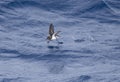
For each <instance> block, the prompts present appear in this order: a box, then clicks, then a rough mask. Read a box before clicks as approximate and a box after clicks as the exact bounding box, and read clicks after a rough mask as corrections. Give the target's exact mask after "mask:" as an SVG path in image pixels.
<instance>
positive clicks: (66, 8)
mask: <svg viewBox="0 0 120 82" xmlns="http://www.w3.org/2000/svg"><path fill="white" fill-rule="evenodd" d="M5 2H6V3H5ZM111 2H112V3H113V4H112V3H111ZM118 3H119V1H118V0H114V1H113V0H109V1H108V0H97V1H94V0H86V1H84V0H79V1H78V0H69V1H66V0H52V1H48V0H40V1H39V0H35V1H34V0H29V1H27V0H20V1H19V0H11V1H9V2H7V1H6V0H5V1H1V4H0V6H1V10H0V15H3V14H6V13H7V14H10V13H8V12H7V11H6V9H9V10H13V12H15V11H14V9H16V8H20V9H23V11H24V8H26V7H35V8H38V9H42V10H45V11H50V12H54V13H57V14H61V15H64V16H66V17H68V16H69V17H73V18H77V19H81V18H87V19H94V20H97V21H99V22H101V23H103V22H105V23H111V22H113V23H117V24H119V23H120V20H119V18H120V15H119V13H120V12H119V11H118V10H119V9H120V6H119V4H118Z"/></svg>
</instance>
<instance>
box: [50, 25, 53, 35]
mask: <svg viewBox="0 0 120 82" xmlns="http://www.w3.org/2000/svg"><path fill="white" fill-rule="evenodd" d="M49 34H50V35H53V34H54V26H53V24H50V27H49Z"/></svg>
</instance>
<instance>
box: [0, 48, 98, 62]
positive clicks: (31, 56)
mask: <svg viewBox="0 0 120 82" xmlns="http://www.w3.org/2000/svg"><path fill="white" fill-rule="evenodd" d="M49 47H50V51H51V52H45V53H37V54H35V53H24V52H19V51H17V50H10V49H0V53H7V54H9V53H10V54H15V55H13V56H10V55H8V56H4V55H1V56H0V59H12V58H20V59H23V60H34V61H39V60H59V59H60V60H61V59H70V58H91V57H93V56H91V55H79V54H80V53H81V54H94V53H96V52H94V51H92V50H89V49H81V50H61V49H60V48H59V47H58V46H57V47H56V46H49ZM71 53H72V54H71ZM74 53H77V54H78V55H74Z"/></svg>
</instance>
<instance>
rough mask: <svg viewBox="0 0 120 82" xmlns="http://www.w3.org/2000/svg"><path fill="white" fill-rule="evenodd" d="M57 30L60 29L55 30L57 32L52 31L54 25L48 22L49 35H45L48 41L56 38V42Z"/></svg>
mask: <svg viewBox="0 0 120 82" xmlns="http://www.w3.org/2000/svg"><path fill="white" fill-rule="evenodd" d="M59 32H61V31H57V32H54V25H53V24H50V26H49V36H48V37H47V40H48V43H49V41H52V40H56V41H57V42H58V40H57V39H58V38H59V35H58V34H59Z"/></svg>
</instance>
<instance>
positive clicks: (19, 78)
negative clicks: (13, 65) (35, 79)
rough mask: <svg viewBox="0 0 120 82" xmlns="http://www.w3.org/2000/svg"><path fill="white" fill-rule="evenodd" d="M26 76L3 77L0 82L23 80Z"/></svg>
mask: <svg viewBox="0 0 120 82" xmlns="http://www.w3.org/2000/svg"><path fill="white" fill-rule="evenodd" d="M25 79H26V78H22V77H17V78H3V79H2V80H1V82H23V81H24V80H25Z"/></svg>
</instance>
